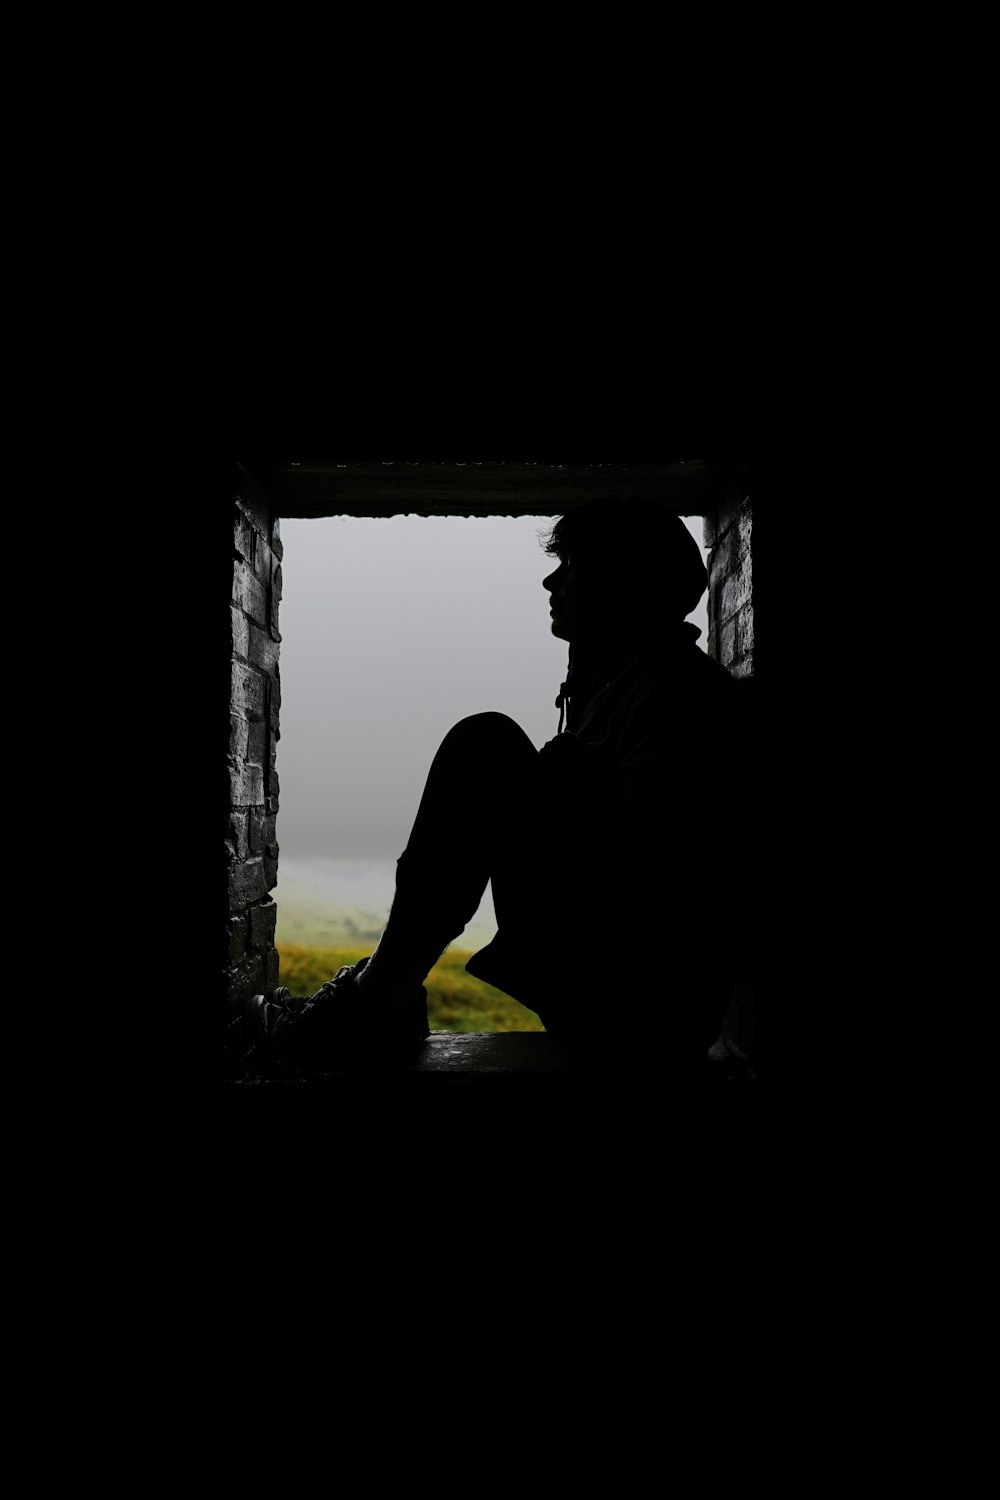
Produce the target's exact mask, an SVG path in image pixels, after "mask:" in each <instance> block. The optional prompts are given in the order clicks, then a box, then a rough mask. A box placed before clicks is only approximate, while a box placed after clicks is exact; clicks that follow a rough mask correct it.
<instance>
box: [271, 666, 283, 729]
mask: <svg viewBox="0 0 1000 1500" xmlns="http://www.w3.org/2000/svg"><path fill="white" fill-rule="evenodd" d="M280 707H281V682H280V680H279V679H278V678H277V677H272V678H271V702H270V706H269V709H268V718H269V720H270V724H271V728H272V729H273V730H274V732H275V733H276V734H277V732H278V710H279V709H280Z"/></svg>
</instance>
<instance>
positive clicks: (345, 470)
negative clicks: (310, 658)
mask: <svg viewBox="0 0 1000 1500" xmlns="http://www.w3.org/2000/svg"><path fill="white" fill-rule="evenodd" d="M743 466H744V461H743V460H719V459H692V460H671V461H663V462H659V463H656V462H644V463H604V464H602V463H568V464H558V463H541V462H537V463H525V462H517V461H514V460H502V461H501V460H494V461H492V462H486V461H483V462H481V463H477V462H473V461H471V460H466V461H464V462H460V461H458V460H450V461H447V460H442V461H430V460H426V459H423V460H419V461H406V460H400V459H394V460H392V461H389V460H386V459H381V460H353V461H351V460H345V461H338V460H335V459H301V460H279V461H275V460H263V459H257V460H253V459H251V460H246V461H244V464H243V467H244V468H246V469H247V470H248V471H249V472H250V473H251V474H252V475H253V477H254V478H255V479H256V480H257V482H258V484H260V486H261V488H262V489H263V491H264V493H265V494H266V495H267V496H268V498H269V499H270V500H271V502H272V504H273V505H274V507H275V509H276V511H277V512H278V514H279V515H281V516H290V517H293V516H303V517H316V516H336V515H353V516H391V515H408V514H409V515H463V516H476V515H510V516H518V515H558V514H561V513H563V512H565V511H567V510H572V508H573V507H574V506H575V505H581V504H583V503H584V502H585V501H587V500H595V499H598V498H599V497H601V496H605V495H615V496H617V497H619V498H620V499H625V498H627V497H631V496H639V497H642V498H644V499H655V500H660V501H662V502H663V503H664V504H667V505H670V506H671V508H673V509H676V511H677V513H678V514H679V515H689V516H698V515H706V514H707V513H708V512H710V511H711V510H712V509H713V508H714V505H715V503H716V501H717V499H718V497H719V496H720V495H721V494H722V493H723V492H724V490H725V488H726V486H727V485H729V484H731V482H732V480H733V479H734V477H735V476H736V475H738V473H739V471H740V470H741V469H742V468H743Z"/></svg>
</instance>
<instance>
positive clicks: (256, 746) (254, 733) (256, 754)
mask: <svg viewBox="0 0 1000 1500" xmlns="http://www.w3.org/2000/svg"><path fill="white" fill-rule="evenodd" d="M269 733H270V731H269V729H268V726H267V725H266V724H265V723H264V721H263V719H261V720H259V721H258V722H257V723H256V724H248V725H247V748H246V750H245V751H244V752H243V753H244V755H245V757H246V759H247V760H248V761H249V762H250V764H251V765H254V766H263V765H264V764H265V763H266V761H267V741H268V736H269Z"/></svg>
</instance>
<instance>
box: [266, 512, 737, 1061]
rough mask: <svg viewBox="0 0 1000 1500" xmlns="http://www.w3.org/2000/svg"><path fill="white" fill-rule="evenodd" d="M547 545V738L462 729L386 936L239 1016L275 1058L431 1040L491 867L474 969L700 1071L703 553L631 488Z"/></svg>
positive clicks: (504, 726)
mask: <svg viewBox="0 0 1000 1500" xmlns="http://www.w3.org/2000/svg"><path fill="white" fill-rule="evenodd" d="M546 551H547V552H548V553H549V554H550V555H551V556H554V557H555V558H556V559H557V561H558V566H557V567H556V568H555V570H554V571H553V572H551V573H550V574H549V575H548V577H546V578H545V579H544V580H543V587H544V588H545V589H546V590H547V591H548V593H549V595H550V612H551V619H552V633H553V634H554V635H556V636H558V637H560V638H561V639H563V640H565V641H568V642H569V670H568V674H567V678H566V680H565V682H564V683H563V684H562V686H561V690H560V694H559V697H558V698H557V700H556V703H557V706H558V707H559V708H560V717H559V732H558V733H557V735H556V737H555V738H554V739H552V740H549V741H548V743H547V744H545V745H543V746H542V748H541V750H536V748H535V746H534V745H533V744H532V742H531V741H530V740H529V739H528V737H527V735H526V734H525V733H524V731H523V730H522V729H521V728H520V727H519V725H517V724H516V723H515V722H514V721H513V720H512V719H509V718H507V717H506V716H505V715H503V714H493V713H486V714H475V715H473V716H472V717H471V718H467V719H463V720H461V722H460V723H458V724H456V725H455V726H454V728H453V729H451V730H450V731H449V733H448V734H447V735H446V736H445V739H444V740H443V742H442V744H441V746H440V748H439V750H438V752H437V754H436V756H435V757H434V760H433V762H432V764H431V768H430V771H429V773H428V777H427V782H426V785H425V788H424V792H423V796H422V798H421V802H420V806H419V808H418V811H417V815H416V819H415V821H414V824H413V829H412V832H411V834H410V838H409V840H408V842H407V845H406V849H405V851H404V852H403V854H402V855H401V857H400V859H399V860H398V862H397V867H396V891H395V896H394V899H393V903H392V908H391V910H390V913H389V918H388V922H387V924H386V927H385V930H384V932H383V933H382V936H381V938H380V940H379V943H378V945H377V947H376V949H375V952H374V953H373V954H372V955H371V956H370V957H369V958H366V959H362V960H361V961H360V963H358V964H355V965H354V966H353V967H345V968H343V969H341V970H340V971H339V973H338V974H337V975H336V976H335V977H334V978H333V979H332V980H330V981H329V982H328V983H326V984H325V985H323V987H322V988H321V989H320V990H319V991H318V992H317V993H316V994H315V995H313V996H309V997H300V998H297V999H296V998H293V997H292V996H291V995H289V993H288V991H287V990H276V991H273V992H272V993H271V994H270V995H268V996H264V995H256V996H254V997H253V998H252V1000H250V1001H249V1002H248V1003H247V1005H246V1007H245V1019H246V1023H247V1028H248V1034H249V1036H250V1037H251V1038H252V1039H253V1040H254V1041H255V1042H256V1044H257V1046H258V1048H259V1050H260V1052H261V1054H262V1056H263V1057H265V1058H273V1059H276V1060H279V1061H285V1062H290V1063H292V1064H294V1063H296V1062H297V1061H298V1062H302V1063H306V1062H315V1063H322V1062H324V1061H329V1062H331V1063H335V1062H340V1061H349V1060H351V1059H358V1060H389V1059H392V1058H399V1059H403V1060H405V1059H407V1058H408V1057H410V1056H412V1055H413V1054H414V1052H415V1051H419V1048H420V1046H421V1045H422V1043H423V1041H424V1040H425V1039H426V1037H427V1035H428V1026H427V1000H426V992H425V990H424V989H423V980H424V979H425V977H426V975H427V974H428V973H429V971H430V970H431V969H432V968H433V966H434V964H435V963H436V961H437V959H438V958H439V957H440V955H441V953H442V952H443V950H444V949H445V948H446V947H447V946H448V944H449V943H451V942H453V941H454V939H455V938H457V937H458V936H459V934H460V933H461V932H462V931H463V930H464V928H465V925H466V923H467V922H469V921H470V920H471V919H472V917H473V916H474V914H475V912H476V910H477V908H478V906H479V903H480V901H481V899H482V897H483V894H484V892H485V889H486V885H487V882H488V881H490V880H492V882H493V900H494V906H495V910H496V916H497V929H498V930H497V935H496V937H495V938H494V940H493V941H492V942H491V943H490V944H489V945H488V946H487V947H485V948H483V949H482V950H480V952H478V953H476V954H474V955H473V957H472V958H471V959H470V960H469V962H468V964H467V965H466V967H467V969H468V971H469V972H470V973H471V974H474V975H475V976H477V977H478V978H481V979H484V980H486V981H487V982H488V983H490V984H492V985H495V986H496V987H497V988H499V989H501V990H504V991H505V992H506V993H507V994H509V995H512V996H513V997H514V998H515V999H516V1000H519V1001H520V1002H521V1003H522V1004H524V1005H525V1006H527V1007H529V1008H530V1009H531V1010H533V1011H535V1012H537V1014H538V1015H539V1016H540V1017H541V1019H542V1021H543V1023H544V1025H545V1027H546V1030H548V1031H549V1032H551V1033H553V1034H554V1035H555V1036H556V1037H557V1038H559V1039H560V1040H561V1041H562V1042H563V1043H564V1044H565V1046H566V1047H567V1048H568V1049H570V1050H571V1051H573V1052H575V1053H577V1054H578V1055H579V1056H580V1057H581V1058H588V1057H593V1056H596V1055H597V1054H598V1053H599V1051H600V1049H601V1047H602V1044H603V1043H604V1041H605V1040H606V1033H607V1032H608V1030H609V1029H610V1028H620V1027H629V1028H631V1029H632V1030H633V1032H634V1033H635V1034H636V1036H637V1037H640V1038H641V1039H642V1041H643V1044H644V1051H645V1054H646V1055H647V1056H648V1058H649V1059H650V1061H651V1064H652V1065H654V1066H656V1067H657V1069H658V1070H660V1071H666V1072H667V1073H674V1074H675V1075H676V1076H677V1077H678V1078H684V1077H695V1076H697V1075H698V1073H699V1071H701V1070H703V1068H704V1059H705V1054H706V1051H707V1049H708V1048H709V1047H710V1046H711V1044H712V1043H713V1042H714V1041H715V1039H716V1038H717V1037H718V1035H719V1031H720V1029H721V1024H722V1019H723V1016H724V1014H725V1010H726V1006H727V1004H728V1001H729V998H730V992H731V989H732V982H733V969H734V954H733V944H732V940H731V938H730V936H729V934H730V932H731V929H732V923H731V921H729V920H727V914H726V913H725V911H724V910H723V909H722V908H723V905H724V903H723V900H722V897H721V893H720V880H719V878H718V877H717V876H716V877H715V878H713V870H712V864H713V858H714V857H717V855H718V850H719V845H720V842H721V835H722V832H723V819H724V807H725V793H724V788H725V785H726V783H725V779H724V774H723V773H724V770H725V765H726V758H727V754H728V752H729V750H730V748H731V745H732V730H733V716H734V699H735V697H736V684H735V682H734V681H733V679H732V678H731V677H730V676H729V674H728V672H726V670H725V668H723V667H722V666H721V665H719V663H717V662H716V661H714V660H712V659H711V658H710V657H708V656H706V655H705V653H704V652H702V651H700V650H699V649H698V647H697V645H696V642H697V639H698V637H699V635H700V633H701V632H700V631H699V630H698V628H697V627H696V626H694V625H691V624H687V623H685V616H686V615H688V614H690V613H691V611H692V610H694V609H695V607H696V606H697V604H698V602H699V600H700V599H701V597H702V595H703V594H704V592H705V588H706V585H707V577H706V573H705V565H704V563H703V561H702V557H701V552H700V550H699V548H698V545H697V543H696V542H695V541H694V539H693V538H692V536H691V535H690V533H689V532H688V531H687V529H686V527H685V526H684V525H683V523H682V522H681V520H680V519H679V518H678V517H677V516H675V515H673V514H671V513H670V512H669V511H667V510H666V509H665V508H663V507H661V506H659V505H657V504H656V503H655V502H647V501H637V500H636V501H633V500H616V499H608V500H600V501H595V502H592V503H590V504H585V505H582V506H580V507H578V508H577V509H575V510H572V511H570V512H568V513H567V514H566V515H565V516H563V517H561V519H560V520H559V521H557V522H556V524H555V526H554V527H553V529H552V533H551V535H550V537H549V540H548V542H547V544H546ZM732 899H733V901H735V900H737V899H738V896H737V894H736V893H733V898H732Z"/></svg>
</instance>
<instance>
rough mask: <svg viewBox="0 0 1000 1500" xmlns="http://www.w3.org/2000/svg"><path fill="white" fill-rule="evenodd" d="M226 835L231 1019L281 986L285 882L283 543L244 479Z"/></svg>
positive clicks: (236, 562)
mask: <svg viewBox="0 0 1000 1500" xmlns="http://www.w3.org/2000/svg"><path fill="white" fill-rule="evenodd" d="M232 527H233V531H232V540H233V551H232V593H231V596H230V611H229V614H230V631H229V648H230V649H229V657H230V696H229V792H230V806H229V814H228V826H227V828H226V830H225V833H224V837H225V843H226V857H227V861H228V882H229V925H228V932H227V938H228V946H227V964H228V966H227V969H226V992H227V997H228V1003H229V1008H230V1012H231V1011H232V1009H233V1006H234V1004H235V1002H236V1001H237V1000H238V999H239V998H240V997H241V996H243V995H246V994H253V993H256V992H257V991H259V990H266V989H273V988H274V986H275V985H276V984H277V983H278V954H277V952H276V950H275V947H274V928H275V920H276V917H277V910H278V909H277V907H276V906H275V904H274V902H273V900H272V899H271V896H270V894H269V893H270V892H271V891H272V890H273V889H274V887H275V885H276V884H277V881H278V844H277V838H276V831H275V829H276V819H277V812H278V773H277V770H276V768H275V761H276V752H277V741H278V738H279V734H278V711H279V709H280V706H281V679H280V675H279V671H278V645H279V642H280V640H281V636H280V635H279V633H278V604H279V602H280V599H281V558H282V547H281V536H280V526H279V523H278V519H277V516H275V515H274V514H273V513H272V509H271V506H270V505H269V503H268V501H267V500H266V499H265V497H264V495H263V494H262V493H261V491H260V489H259V488H258V487H257V485H256V484H255V483H254V481H253V480H252V479H251V478H250V477H249V475H248V474H246V473H245V471H244V470H242V469H238V470H237V493H236V499H235V501H234V503H233V507H232Z"/></svg>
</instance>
